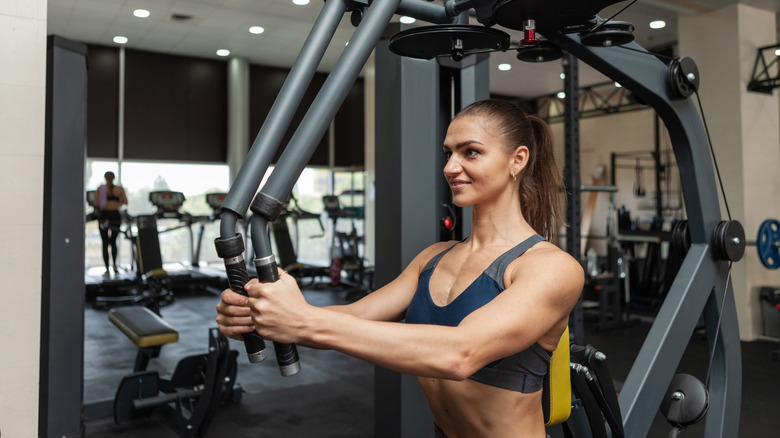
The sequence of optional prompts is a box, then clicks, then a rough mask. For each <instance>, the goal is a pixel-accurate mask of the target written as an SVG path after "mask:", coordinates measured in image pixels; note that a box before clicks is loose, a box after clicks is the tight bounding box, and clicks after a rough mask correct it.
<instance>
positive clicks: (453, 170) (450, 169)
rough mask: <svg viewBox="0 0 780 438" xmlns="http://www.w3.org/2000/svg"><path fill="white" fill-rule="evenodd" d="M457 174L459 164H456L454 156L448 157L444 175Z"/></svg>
mask: <svg viewBox="0 0 780 438" xmlns="http://www.w3.org/2000/svg"><path fill="white" fill-rule="evenodd" d="M458 172H460V163H459V162H458V160H457V158H456V157H455V155H450V157H449V158H448V159H447V163H446V164H445V165H444V174H445V175H455V174H457V173H458Z"/></svg>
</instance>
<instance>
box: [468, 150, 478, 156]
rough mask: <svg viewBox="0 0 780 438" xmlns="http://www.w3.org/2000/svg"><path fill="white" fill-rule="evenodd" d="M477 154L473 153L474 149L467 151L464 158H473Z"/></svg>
mask: <svg viewBox="0 0 780 438" xmlns="http://www.w3.org/2000/svg"><path fill="white" fill-rule="evenodd" d="M477 154H479V152H477V151H475V150H474V149H468V150H466V156H467V157H473V156H475V155H477Z"/></svg>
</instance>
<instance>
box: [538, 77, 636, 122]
mask: <svg viewBox="0 0 780 438" xmlns="http://www.w3.org/2000/svg"><path fill="white" fill-rule="evenodd" d="M564 100H565V96H562V95H561V96H559V95H558V93H555V94H550V95H547V96H542V97H540V98H538V99H537V100H536V108H537V112H538V114H539V116H540V117H542V118H544V119H545V120H547V122H548V123H556V122H562V121H563V120H564V117H565V114H566V111H565V107H564ZM577 108H578V109H579V115H580V118H581V119H585V118H589V117H598V116H604V115H607V114H617V113H622V112H627V111H636V110H641V109H645V108H647V105H645V104H643V103H642V102H640V101H639V100H638V99H637V98H636V96H634V95H633V94H632V93H631V91H629V90H628V89H626V88H625V87H622V86H620V85H618V84H617V83H616V82H604V83H600V84H596V85H590V86H587V87H582V88H580V89H579V104H578V106H577Z"/></svg>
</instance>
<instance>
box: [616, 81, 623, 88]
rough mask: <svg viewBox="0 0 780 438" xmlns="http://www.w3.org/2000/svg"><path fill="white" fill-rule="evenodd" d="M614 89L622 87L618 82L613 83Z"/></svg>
mask: <svg viewBox="0 0 780 438" xmlns="http://www.w3.org/2000/svg"><path fill="white" fill-rule="evenodd" d="M615 87H617V88H623V86H622V85H620V82H615Z"/></svg>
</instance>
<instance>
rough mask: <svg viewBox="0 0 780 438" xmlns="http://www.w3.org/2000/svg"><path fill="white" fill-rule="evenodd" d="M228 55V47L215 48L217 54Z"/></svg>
mask: <svg viewBox="0 0 780 438" xmlns="http://www.w3.org/2000/svg"><path fill="white" fill-rule="evenodd" d="M228 55H230V50H228V49H219V50H217V56H228Z"/></svg>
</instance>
